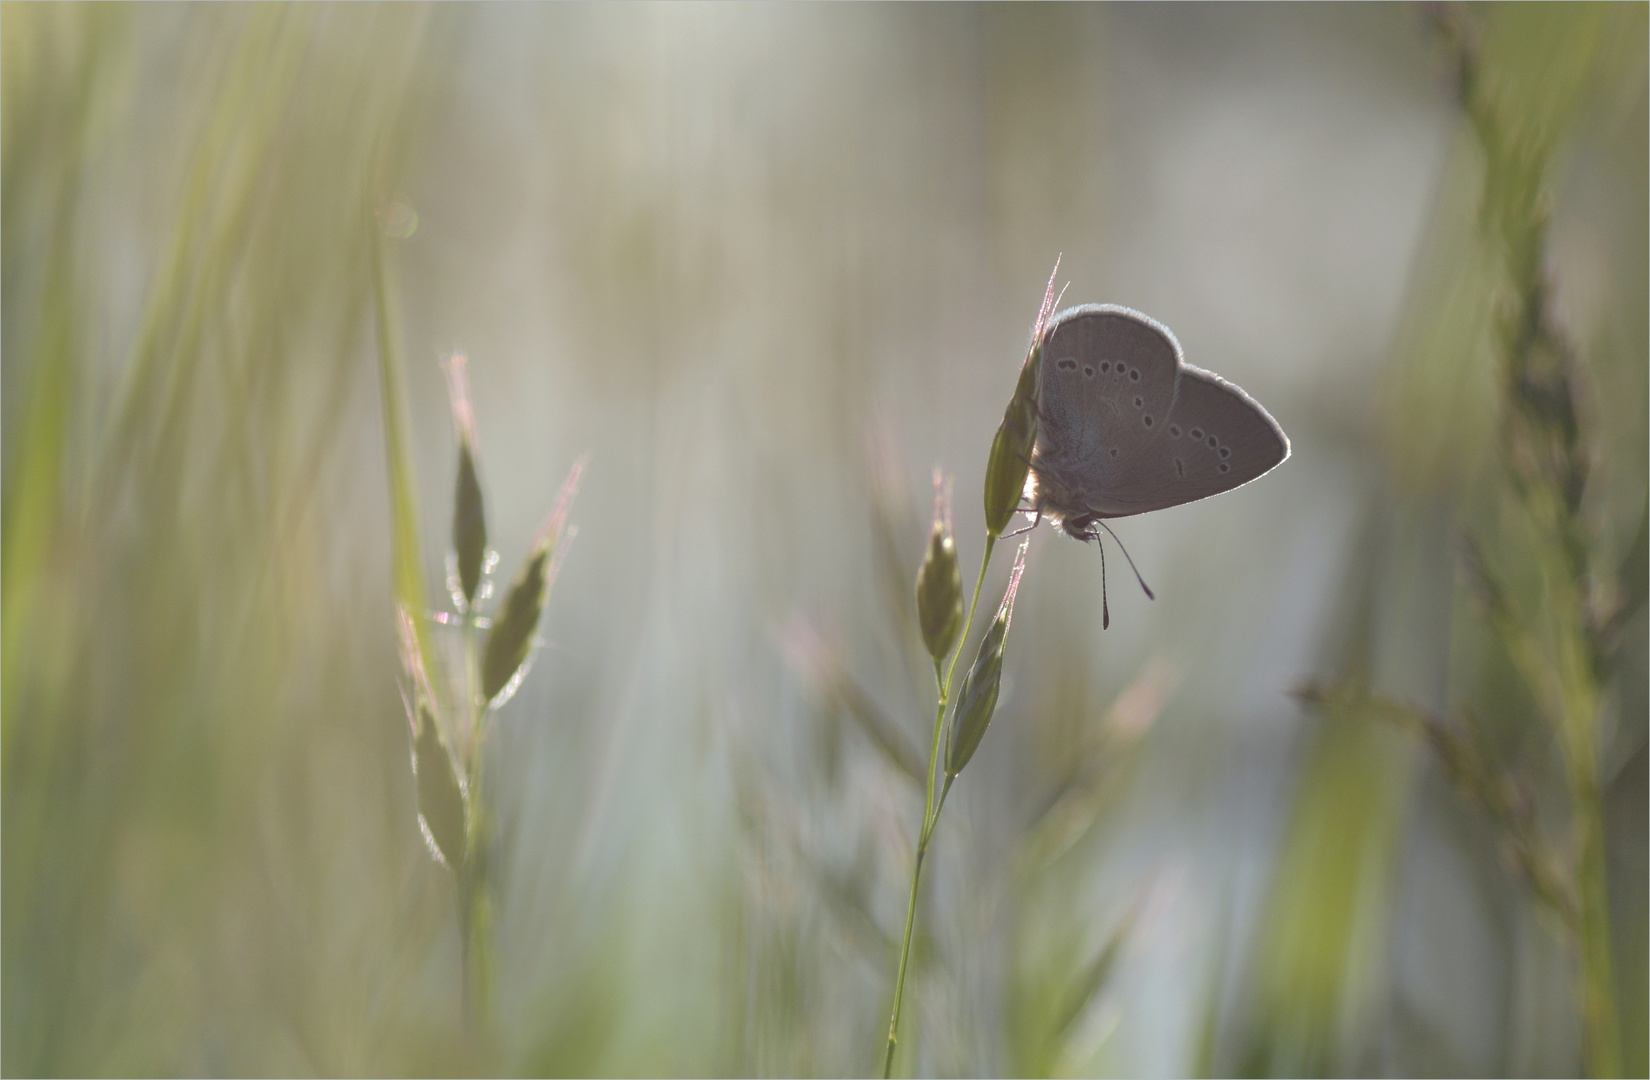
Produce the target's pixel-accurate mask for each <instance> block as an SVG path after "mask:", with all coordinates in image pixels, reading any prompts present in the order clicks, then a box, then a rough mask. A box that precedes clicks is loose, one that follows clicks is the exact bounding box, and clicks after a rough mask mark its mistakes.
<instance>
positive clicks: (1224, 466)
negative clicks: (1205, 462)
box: [1220, 461, 1232, 473]
mask: <svg viewBox="0 0 1650 1080" xmlns="http://www.w3.org/2000/svg"><path fill="white" fill-rule="evenodd" d="M1220 471H1221V472H1223V473H1226V472H1231V471H1232V467H1231V466H1230V465H1228V464H1226V463H1225V462H1224V461H1223V462H1221V463H1220Z"/></svg>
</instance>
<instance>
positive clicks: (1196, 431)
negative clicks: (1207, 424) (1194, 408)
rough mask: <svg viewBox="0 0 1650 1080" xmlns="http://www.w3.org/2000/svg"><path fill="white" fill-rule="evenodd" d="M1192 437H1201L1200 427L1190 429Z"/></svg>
mask: <svg viewBox="0 0 1650 1080" xmlns="http://www.w3.org/2000/svg"><path fill="white" fill-rule="evenodd" d="M1192 438H1194V439H1202V438H1203V429H1202V428H1193V429H1192Z"/></svg>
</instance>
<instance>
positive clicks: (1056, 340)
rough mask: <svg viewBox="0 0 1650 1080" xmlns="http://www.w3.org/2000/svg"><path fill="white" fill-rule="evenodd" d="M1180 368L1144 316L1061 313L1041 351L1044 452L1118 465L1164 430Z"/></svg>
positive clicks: (1101, 308)
mask: <svg viewBox="0 0 1650 1080" xmlns="http://www.w3.org/2000/svg"><path fill="white" fill-rule="evenodd" d="M1179 362H1180V357H1179V351H1178V349H1177V347H1176V346H1175V343H1174V339H1173V338H1171V337H1169V336H1168V334H1167V333H1166V332H1165V331H1164V330H1163V329H1162V328H1161V327H1159V326H1158V325H1157V324H1156V323H1154V322H1152V321H1151V320H1150V319H1148V318H1146V317H1145V316H1144V315H1141V314H1139V313H1138V312H1134V311H1130V310H1129V309H1127V308H1120V307H1116V306H1113V305H1109V304H1086V305H1084V306H1082V307H1076V308H1068V309H1067V310H1065V311H1062V312H1061V313H1060V314H1058V315H1056V316H1055V317H1054V319H1053V321H1052V322H1051V323H1050V325H1049V329H1048V334H1047V337H1046V338H1045V344H1044V346H1043V367H1042V378H1043V386H1042V393H1041V396H1040V397H1041V408H1042V410H1043V415H1044V419H1045V423H1044V425H1043V428H1042V432H1043V435H1044V440H1043V442H1044V446H1043V449H1044V451H1045V452H1047V453H1049V454H1052V455H1054V456H1056V457H1064V458H1080V459H1083V460H1088V459H1097V460H1098V459H1102V458H1104V459H1120V458H1121V457H1122V455H1123V454H1124V453H1125V452H1126V451H1127V449H1128V448H1129V447H1130V446H1131V445H1133V444H1134V443H1137V442H1139V441H1142V440H1147V439H1150V438H1151V436H1152V435H1154V434H1155V433H1156V432H1157V431H1160V430H1161V425H1162V422H1163V417H1164V416H1165V415H1166V414H1167V413H1168V411H1169V407H1170V405H1171V404H1172V403H1173V401H1174V394H1175V380H1176V378H1177V377H1178V372H1179ZM1113 451H1116V453H1113Z"/></svg>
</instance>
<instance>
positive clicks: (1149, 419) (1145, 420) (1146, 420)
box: [1140, 413, 1152, 427]
mask: <svg viewBox="0 0 1650 1080" xmlns="http://www.w3.org/2000/svg"><path fill="white" fill-rule="evenodd" d="M1140 422H1141V423H1143V424H1145V425H1146V426H1147V427H1151V426H1152V414H1151V413H1147V414H1146V415H1145V416H1142V417H1141V418H1140Z"/></svg>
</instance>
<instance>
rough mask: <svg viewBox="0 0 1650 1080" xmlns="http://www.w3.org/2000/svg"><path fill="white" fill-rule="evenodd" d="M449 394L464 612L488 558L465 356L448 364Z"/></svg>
mask: <svg viewBox="0 0 1650 1080" xmlns="http://www.w3.org/2000/svg"><path fill="white" fill-rule="evenodd" d="M447 391H448V396H449V397H450V398H451V399H452V405H453V429H454V431H455V432H456V433H457V435H458V483H457V488H456V490H455V491H454V493H453V555H454V561H455V563H456V565H457V570H458V585H459V588H458V590H457V591H456V594H455V595H454V597H453V602H454V603H455V604H458V603H459V600H460V597H462V600H463V603H462V604H460V605H459V606H460V608H461V610H468V609H469V608H470V606H471V605H472V604H473V603H474V602H475V597H476V589H477V588H479V587H480V585H481V572H482V566H483V564H484V563H485V561H486V558H487V516H486V512H485V508H484V506H483V504H482V498H481V482H480V480H479V479H477V477H476V441H475V417H474V413H473V411H472V409H471V406H470V376H469V371H468V364H467V362H466V360H465V357H464V354H463V353H456V354H454V356H453V357H452V359H451V360H449V361H448V362H447Z"/></svg>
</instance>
